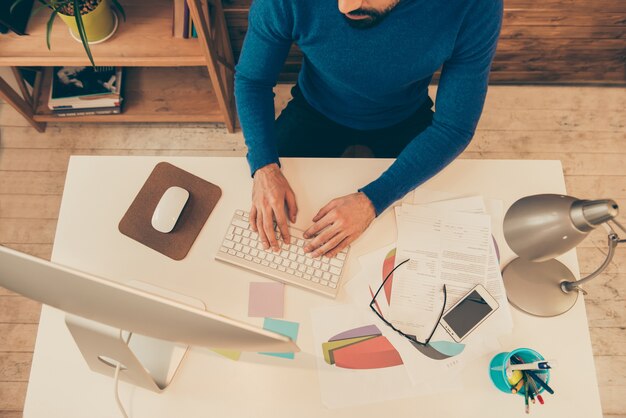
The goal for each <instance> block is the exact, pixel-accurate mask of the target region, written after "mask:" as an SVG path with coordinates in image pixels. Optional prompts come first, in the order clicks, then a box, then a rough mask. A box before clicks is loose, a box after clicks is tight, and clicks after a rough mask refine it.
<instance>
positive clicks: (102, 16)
mask: <svg viewBox="0 0 626 418" xmlns="http://www.w3.org/2000/svg"><path fill="white" fill-rule="evenodd" d="M58 16H60V17H61V19H63V21H64V22H65V24H66V25H67V26H69V28H70V33H71V35H72V37H74V39H76V40H77V41H78V42H82V41H81V39H80V34H79V32H78V26H77V25H76V18H75V17H74V16H68V15H64V14H61V13H59V14H58ZM81 17H82V20H83V26H84V27H85V33H86V34H87V40H88V41H89V43H90V44H93V43H98V42H102V41H105V40H107V39H109V38H110V37H111V36H112V35H113V34H114V33H115V30H116V29H117V15H116V14H115V12H114V11H113V9H111V4H110V2H109V0H101V1H100V3H99V4H98V6H97V7H96V8H95V9H94V10H92V11H91V12H89V13H87V14H84V15H82V16H81Z"/></svg>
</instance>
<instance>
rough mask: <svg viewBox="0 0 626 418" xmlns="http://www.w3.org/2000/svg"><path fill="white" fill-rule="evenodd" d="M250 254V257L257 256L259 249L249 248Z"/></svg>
mask: <svg viewBox="0 0 626 418" xmlns="http://www.w3.org/2000/svg"><path fill="white" fill-rule="evenodd" d="M250 255H251V256H252V257H256V256H258V255H259V250H257V249H256V248H253V249H251V250H250Z"/></svg>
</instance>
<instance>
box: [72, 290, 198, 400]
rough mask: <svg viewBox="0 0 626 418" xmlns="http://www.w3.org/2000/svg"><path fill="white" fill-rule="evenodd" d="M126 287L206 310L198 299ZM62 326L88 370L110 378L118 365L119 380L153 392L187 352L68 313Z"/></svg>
mask: <svg viewBox="0 0 626 418" xmlns="http://www.w3.org/2000/svg"><path fill="white" fill-rule="evenodd" d="M128 285H130V286H132V287H135V288H137V289H141V290H143V291H146V292H150V293H153V294H156V295H159V296H163V297H166V298H168V299H172V300H175V301H177V302H180V303H184V304H186V305H189V306H192V307H194V308H199V309H203V310H205V309H206V306H205V305H204V303H202V302H201V301H200V300H198V299H194V298H191V297H188V296H185V295H181V294H178V293H175V292H171V291H169V290H166V289H163V288H160V287H156V286H153V285H150V284H148V283H144V282H139V281H132V282H129V283H128ZM113 309H114V307H113ZM65 324H66V325H67V328H68V329H69V331H70V333H71V334H72V337H73V338H74V341H75V342H76V345H77V346H78V348H79V350H80V352H81V354H82V355H83V357H84V358H85V361H86V362H87V365H88V366H89V368H90V369H91V371H93V372H97V373H101V374H104V375H107V376H110V377H113V376H114V375H115V369H116V367H117V364H118V363H119V364H120V373H119V377H120V380H124V381H125V382H127V383H130V384H132V385H135V386H138V387H142V388H144V389H148V390H150V391H153V392H157V393H159V392H161V391H163V390H164V389H165V388H166V387H167V386H168V385H169V384H170V382H171V381H172V379H173V378H174V375H175V374H176V372H177V371H178V369H179V367H180V364H181V363H182V361H183V359H184V358H185V355H186V354H187V351H188V350H189V346H187V345H184V344H177V343H173V342H170V341H164V340H159V339H156V338H150V337H146V336H143V335H139V334H130V333H129V332H127V331H123V330H120V329H117V328H114V327H110V326H108V325H104V324H101V323H99V322H96V321H92V320H89V319H85V318H82V317H79V316H75V315H71V314H67V315H66V316H65Z"/></svg>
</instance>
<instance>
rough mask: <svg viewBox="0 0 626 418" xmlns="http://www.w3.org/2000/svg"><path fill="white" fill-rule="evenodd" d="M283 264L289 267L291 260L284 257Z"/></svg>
mask: <svg viewBox="0 0 626 418" xmlns="http://www.w3.org/2000/svg"><path fill="white" fill-rule="evenodd" d="M282 265H283V266H285V267H289V260H287V259H286V258H285V259H283V262H282Z"/></svg>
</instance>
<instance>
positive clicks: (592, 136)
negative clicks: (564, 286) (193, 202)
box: [0, 85, 626, 418]
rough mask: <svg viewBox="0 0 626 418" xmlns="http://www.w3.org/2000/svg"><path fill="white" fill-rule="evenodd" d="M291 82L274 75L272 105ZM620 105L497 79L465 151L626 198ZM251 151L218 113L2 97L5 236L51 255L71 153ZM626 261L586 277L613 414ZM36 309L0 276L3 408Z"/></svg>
mask: <svg viewBox="0 0 626 418" xmlns="http://www.w3.org/2000/svg"><path fill="white" fill-rule="evenodd" d="M290 88H291V86H289V85H279V86H277V88H276V90H275V91H276V99H275V102H276V113H279V112H280V110H281V109H282V108H283V107H284V106H285V105H286V103H287V102H288V100H289V98H290V96H289V90H290ZM430 93H431V97H433V98H434V97H435V95H436V87H433V88H431V92H430ZM624 109H626V89H624V88H605V87H541V86H524V87H515V86H497V87H491V88H490V90H489V92H488V95H487V100H486V103H485V110H484V113H483V117H482V120H481V122H480V124H479V127H478V130H477V133H476V135H475V138H474V140H473V141H472V143H471V144H470V145H469V147H468V149H467V150H466V151H465V152H464V154H463V156H462V157H463V158H472V159H500V158H511V159H551V160H554V159H556V160H561V161H562V164H563V168H564V172H565V183H566V187H567V190H568V193H569V194H571V195H573V196H577V197H580V198H613V199H615V200H616V201H617V202H618V203H619V204H620V206H621V207H622V208H626V164H624V163H623V162H624V161H626V114H625V112H624ZM244 154H245V145H244V141H243V135H242V134H241V132H238V133H236V134H234V135H232V134H228V133H226V132H225V130H224V129H223V127H222V126H220V125H215V124H177V123H168V124H137V123H133V124H106V125H103V124H86V123H85V124H54V123H52V124H49V125H48V129H47V131H46V132H45V133H44V134H37V133H36V132H35V131H34V130H33V129H32V128H30V127H29V126H28V124H27V123H25V121H24V120H23V119H22V118H21V116H19V115H18V114H17V113H15V112H14V111H13V109H12V108H10V107H9V106H7V105H5V104H3V103H0V244H2V245H7V246H9V247H11V248H15V249H17V250H19V251H23V252H26V253H29V254H32V255H34V256H37V257H41V258H44V259H50V256H51V253H52V243H53V240H54V233H55V230H56V220H57V217H58V210H59V207H60V199H61V195H62V192H63V186H64V182H65V175H66V169H67V164H68V161H69V156H70V155H190V156H198V155H220V156H226V155H228V156H232V155H238V156H241V155H244ZM621 219H622V220H624V219H625V217H624V216H621ZM623 223H626V222H623ZM577 254H578V260H579V264H580V268H581V276H582V275H585V274H588V273H590V272H592V271H593V270H594V269H595V268H596V267H597V266H598V265H599V264H600V263H601V262H602V261H603V259H604V255H605V254H606V233H605V231H603V230H601V229H598V230H596V231H594V232H593V233H592V234H591V235H590V237H588V238H587V239H586V240H585V241H583V242H582V243H581V244H580V245H579V247H578V250H577ZM625 263H626V247H623V248H618V250H617V251H616V255H615V258H614V260H613V262H612V263H611V264H610V265H609V267H608V268H607V270H606V271H605V272H604V273H603V274H602V275H600V276H599V277H597V278H596V279H594V280H593V281H591V282H590V283H589V284H587V285H586V286H585V289H586V290H587V291H588V292H589V294H588V295H587V296H586V297H585V303H586V307H587V313H588V318H589V326H590V334H591V340H592V349H593V352H594V356H595V362H596V369H597V375H598V383H599V389H600V394H601V399H602V406H603V411H604V416H605V418H609V417H610V418H626V396H625V395H626V264H625ZM39 312H40V306H39V304H38V303H36V302H33V301H30V300H27V299H25V298H23V297H21V296H19V295H16V294H14V293H12V292H10V291H7V290H5V289H1V288H0V418H16V417H20V416H21V411H22V408H23V402H24V398H25V395H26V388H27V379H28V373H29V370H30V364H31V359H32V350H33V347H34V342H35V336H36V332H37V322H38V319H39Z"/></svg>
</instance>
